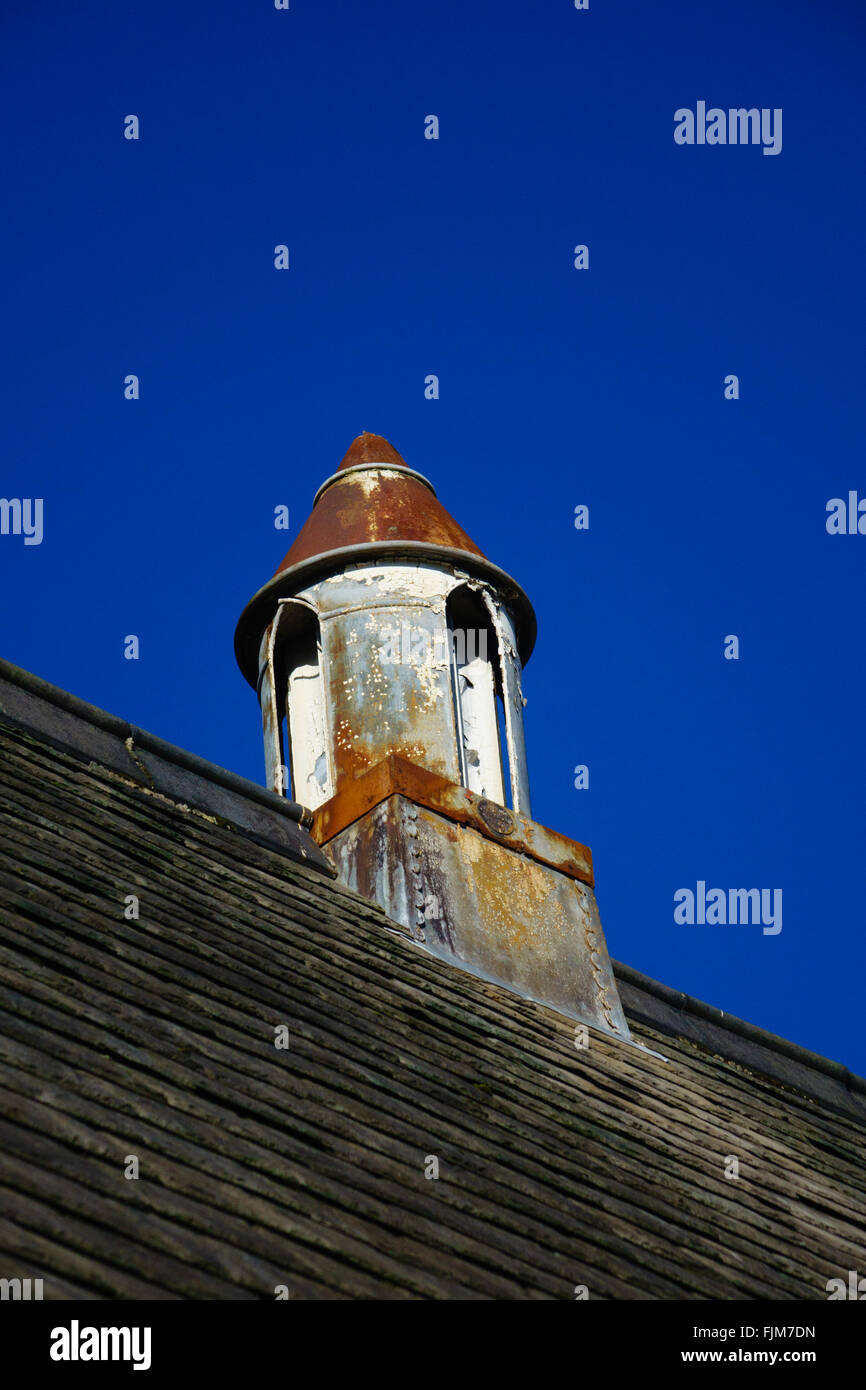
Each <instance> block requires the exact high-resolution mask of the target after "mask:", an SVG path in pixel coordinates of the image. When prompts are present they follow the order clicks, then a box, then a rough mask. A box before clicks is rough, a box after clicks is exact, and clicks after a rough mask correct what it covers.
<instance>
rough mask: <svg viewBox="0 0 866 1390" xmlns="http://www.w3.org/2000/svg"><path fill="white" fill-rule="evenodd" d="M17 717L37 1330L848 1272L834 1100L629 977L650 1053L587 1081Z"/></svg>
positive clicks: (181, 800)
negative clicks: (65, 1315) (287, 1300)
mask: <svg viewBox="0 0 866 1390" xmlns="http://www.w3.org/2000/svg"><path fill="white" fill-rule="evenodd" d="M10 669H11V668H4V670H5V672H6V678H7V682H9V683H10V684H11V685H12V686H15V679H14V677H10V676H9V671H10ZM36 685H40V686H41V683H33V682H31V689H30V690H27V689H25V690H23V691H22V690H21V688H20V686H18V687H16V688H17V689H18V696H19V698H18V703H17V705H16V706H15V711H14V716H13V714H12V713H10V711H11V709H12V705H13V704H14V703H15V702H14V700H13V699H12V697H11V696H10V697H9V700H7V701H6V703H5V704H4V702H3V700H2V699H0V1116H2V1118H0V1276H3V1277H6V1276H12V1275H22V1274H26V1275H30V1276H32V1277H41V1278H43V1280H44V1288H45V1297H46V1298H49V1297H53V1298H66V1297H86V1298H132V1299H137V1298H196V1299H228V1298H243V1299H257V1298H266V1299H273V1298H274V1296H275V1289H276V1288H277V1286H279V1285H286V1286H288V1289H289V1291H290V1293H291V1296H292V1297H296V1298H385V1299H390V1298H452V1299H454V1298H460V1299H462V1298H495V1299H500V1298H501V1299H523V1298H555V1299H561V1298H565V1299H571V1298H573V1297H574V1290H575V1287H576V1286H579V1285H585V1286H586V1288H587V1290H588V1293H589V1297H590V1298H625V1299H634V1298H665V1299H680V1298H721V1299H733V1298H759V1299H780V1298H783V1299H787V1298H796V1299H825V1298H826V1291H825V1285H826V1281H827V1280H828V1279H830V1278H833V1277H836V1276H838V1275H840V1274H844V1272H845V1271H847V1270H849V1269H852V1268H854V1269H856V1268H857V1267H858V1261H859V1264H860V1265H862V1251H863V1243H864V1227H866V1181H864V1176H863V1165H862V1151H863V1139H864V1129H866V1104H864V1101H866V1096H864V1085H863V1083H862V1082H861V1081H860V1080H859V1079H858V1078H852V1077H849V1076H847V1074H845V1073H844V1072H843V1071H842V1069H841V1068H834V1067H833V1066H832V1064H829V1063H822V1062H821V1059H817V1058H810V1055H809V1054H806V1053H802V1052H801V1051H800V1050H799V1049H796V1048H792V1047H789V1048H788V1049H787V1053H786V1051H785V1048H784V1046H781V1048H780V1047H779V1046H777V1045H776V1044H775V1041H774V1040H773V1039H770V1038H768V1037H767V1035H760V1034H758V1033H757V1031H756V1030H749V1029H746V1028H744V1027H742V1026H738V1025H736V1024H731V1025H730V1026H727V1025H724V1024H723V1023H722V1022H721V1021H720V1019H721V1016H716V1015H715V1014H714V1011H712V1010H705V1011H704V1013H703V1015H702V1014H701V1012H700V1009H699V1008H697V1009H695V1008H690V1007H687V1006H686V1005H683V1004H681V1005H680V1007H679V1009H678V1008H676V1007H674V1004H673V1003H672V1002H671V998H670V997H669V992H666V991H664V990H660V989H657V988H655V987H653V986H652V982H649V981H646V980H644V979H643V977H640V976H637V975H636V974H635V973H634V972H628V971H626V970H625V969H624V968H621V981H620V983H621V988H622V993H623V1003H624V1005H625V1007H626V1011H627V1013H629V1014H630V1021H631V1026H632V1029H633V1032H634V1035H635V1037H636V1038H637V1039H638V1040H639V1041H640V1042H641V1043H643V1044H644V1045H645V1047H646V1048H648V1049H652V1051H649V1050H646V1051H645V1050H641V1049H640V1048H638V1047H632V1046H628V1045H626V1044H623V1043H620V1042H617V1041H613V1040H610V1039H608V1038H606V1037H603V1036H601V1035H597V1034H594V1033H593V1034H591V1036H590V1045H589V1047H588V1048H587V1049H585V1050H578V1049H577V1048H576V1047H575V1025H574V1022H573V1020H570V1019H568V1018H565V1017H563V1016H561V1015H559V1014H557V1013H556V1012H554V1011H553V1010H551V1009H547V1008H544V1007H542V1006H540V1005H538V1004H536V1003H533V1002H531V1001H528V1000H525V999H522V998H520V997H518V996H517V995H515V994H512V993H510V992H509V991H508V990H506V989H503V988H500V987H498V986H495V985H492V984H488V983H486V982H484V981H482V980H480V979H478V978H475V977H474V976H472V975H469V974H466V973H463V972H461V971H459V970H457V969H455V968H453V967H452V966H450V965H448V964H446V963H444V962H443V961H441V960H438V959H436V958H434V957H433V956H431V955H428V954H426V953H425V952H424V950H423V949H421V948H419V946H418V945H417V944H415V943H413V942H412V941H411V940H409V939H408V937H407V936H406V935H405V934H404V933H403V931H402V929H401V928H399V927H397V926H396V925H395V924H394V923H392V922H390V921H389V920H388V919H387V918H386V917H385V916H384V914H383V913H382V912H381V911H380V910H379V909H378V908H376V907H375V906H373V905H371V904H370V903H368V902H366V901H365V900H363V899H361V898H359V897H358V896H357V895H356V894H354V893H352V892H350V891H349V890H347V889H346V888H344V887H342V886H341V885H340V884H339V883H338V882H336V881H335V880H334V879H333V878H332V877H331V876H330V874H329V873H328V872H327V871H326V868H323V867H322V866H321V865H317V864H316V863H313V862H310V861H308V860H307V859H306V858H305V852H302V851H303V844H302V843H301V841H299V840H297V839H296V838H293V837H290V838H289V839H287V840H286V841H285V842H282V841H280V840H279V837H278V836H275V838H274V839H273V840H272V841H271V840H269V836H268V834H267V833H263V832H262V831H261V826H259V827H258V832H257V833H255V834H251V833H250V832H249V828H246V829H245V828H244V827H243V826H242V825H240V824H239V823H237V824H236V823H234V822H233V821H232V820H231V818H230V817H229V816H227V815H225V814H214V813H213V812H212V811H208V810H207V809H206V808H204V809H203V808H202V807H201V806H195V805H193V804H191V802H190V801H189V800H188V799H186V798H185V797H184V796H183V794H182V792H183V788H182V785H181V784H180V782H179V784H178V788H177V792H176V795H174V796H172V795H169V794H168V793H166V792H165V791H163V790H159V789H158V787H156V786H155V785H153V781H152V779H149V778H148V777H147V776H144V775H142V776H141V777H140V778H138V779H137V778H136V777H134V776H132V775H128V774H127V773H126V772H124V771H122V770H118V768H116V767H113V766H111V762H112V756H111V755H110V753H109V752H108V751H106V752H105V754H104V757H105V761H100V760H99V758H94V757H93V756H92V752H93V749H92V746H90V745H89V744H88V740H87V739H86V738H84V737H82V739H81V744H80V746H78V747H76V746H75V744H76V737H75V734H74V731H72V729H71V725H70V723H69V722H68V721H67V723H66V724H65V725H64V726H63V736H62V738H60V739H59V740H57V739H53V738H52V735H51V731H50V729H46V727H45V724H46V719H45V712H44V706H45V704H46V703H48V704H49V705H50V703H51V699H50V695H49V696H47V697H46V695H45V691H46V690H50V688H48V687H43V688H42V694H41V696H39V699H41V700H42V704H41V705H40V706H39V711H37V713H35V714H34V717H33V721H32V723H28V719H27V705H28V701H32V702H33V706H34V709H35V708H36V705H37V704H38V703H39V700H38V699H37V695H36V694H34V693H33V690H34V689H35V686H36ZM66 700H67V705H68V706H69V708H72V706H73V705H74V707H75V708H74V709H73V712H72V714H69V709H67V715H68V718H69V719H70V720H75V719H78V720H79V721H80V722H81V723H82V725H83V726H86V725H87V724H88V719H87V715H86V708H87V707H84V706H80V705H78V702H72V705H70V704H69V697H66ZM4 710H5V713H3V711H4ZM37 714H38V717H37ZM59 727H60V724H59V722H58V728H59ZM92 733H93V728H92V727H91V735H92ZM106 737H107V735H106ZM91 743H92V740H91ZM132 751H133V752H134V749H133V750H132ZM164 761H170V759H168V755H166V756H165V759H164ZM190 775H191V774H190ZM199 775H201V769H199ZM204 780H205V781H206V780H207V779H206V778H205V779H204ZM181 781H182V779H181ZM234 794H235V795H236V796H237V797H238V799H239V800H241V801H242V800H243V796H242V789H241V790H239V789H238V788H236V789H235V792H234ZM297 832H298V834H300V835H301V837H303V834H304V832H303V830H302V828H301V827H297ZM131 896H134V897H136V898H137V899H138V903H139V913H140V915H139V918H138V920H134V919H133V920H128V919H127V917H126V916H125V915H124V906H125V904H128V899H129V898H130V897H131ZM650 1020H652V1022H650ZM281 1026H285V1027H287V1028H288V1042H289V1045H288V1047H287V1048H278V1047H276V1046H275V1030H276V1029H278V1028H279V1027H281ZM738 1028H739V1031H738ZM656 1053H658V1054H662V1056H657V1055H654V1054H656ZM729 1156H736V1157H737V1158H738V1160H739V1172H740V1176H739V1178H738V1179H735V1180H732V1179H730V1178H726V1177H725V1163H726V1159H727V1158H728V1157H729ZM132 1157H135V1158H136V1159H137V1160H138V1173H139V1176H138V1177H137V1178H133V1179H130V1178H128V1177H126V1176H125V1172H127V1171H129V1169H130V1159H131V1158H132ZM433 1157H435V1158H436V1159H437V1161H438V1167H439V1176H438V1178H435V1179H433V1178H428V1177H425V1169H426V1170H427V1171H429V1170H430V1167H431V1164H430V1159H431V1158H433Z"/></svg>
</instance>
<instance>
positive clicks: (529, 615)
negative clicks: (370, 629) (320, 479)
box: [235, 431, 535, 685]
mask: <svg viewBox="0 0 866 1390" xmlns="http://www.w3.org/2000/svg"><path fill="white" fill-rule="evenodd" d="M401 555H402V556H404V557H406V558H409V557H411V558H412V559H422V558H426V559H430V560H433V561H438V562H439V563H440V564H441V563H443V562H444V563H447V564H448V565H449V566H450V567H452V568H455V567H458V568H462V569H465V570H466V571H467V572H469V573H471V574H474V575H478V576H479V577H481V578H486V579H487V580H488V582H490V583H491V584H492V585H493V586H494V587H495V588H497V589H498V590H499V591H500V592H501V593H502V597H503V599H504V601H505V602H506V604H507V605H508V607H509V609H510V610H511V612H512V614H513V616H514V619H515V625H516V629H517V638H518V644H519V647H520V656H521V660H522V661H523V662H524V663H525V662H526V660H527V659H528V657H529V653H530V652H531V651H532V647H533V644H534V641H535V615H534V613H533V610H532V605H531V604H530V602H529V599H528V598H527V596H526V594H525V593H524V592H523V590H522V589H521V588H520V586H519V585H518V584H516V583H515V581H514V580H513V579H511V578H510V577H509V576H508V575H506V574H505V573H504V571H502V570H500V569H499V568H498V567H497V566H496V565H493V564H491V562H490V561H489V560H488V559H487V558H486V556H485V555H484V553H483V551H481V550H480V549H479V548H478V546H477V545H476V544H475V542H474V541H473V540H471V539H470V537H469V536H468V535H467V534H466V532H465V531H464V530H463V528H462V526H459V525H458V523H457V522H456V521H455V520H454V518H453V516H451V514H450V513H449V512H447V511H446V510H445V508H444V507H443V506H442V503H441V502H440V501H439V500H438V498H437V497H436V493H435V491H434V489H433V485H432V483H430V482H429V481H428V480H427V479H426V478H424V477H422V475H421V474H420V473H416V472H415V470H414V469H412V468H410V467H409V466H408V465H407V463H406V462H405V460H404V459H403V458H402V457H401V455H400V454H399V453H398V452H397V450H396V449H395V448H394V446H393V444H389V442H388V440H387V439H383V438H382V436H381V435H378V434H369V433H367V432H366V431H365V432H364V433H363V434H359V435H358V437H357V439H355V440H353V442H352V444H351V445H350V447H349V449H348V450H347V452H346V455H345V457H344V458H343V460H342V462H341V464H340V466H339V468H338V470H337V472H336V473H334V474H332V476H331V477H330V478H327V479H326V480H325V482H324V483H323V484H322V486H321V487H320V488H319V490H318V492H317V493H316V497H315V500H314V503H313V510H312V512H311V513H310V515H309V517H308V518H307V520H306V522H305V523H304V525H303V526H302V527H301V530H300V532H299V533H298V535H297V537H296V539H295V541H294V543H293V544H292V546H291V547H290V549H289V551H288V553H287V554H286V555H285V556H284V558H283V560H282V561H281V562H280V564H279V565H278V567H277V570H276V573H275V574H274V577H273V579H271V581H270V582H269V583H268V584H266V585H265V587H264V588H263V589H261V590H259V592H258V594H256V595H255V596H254V598H252V599H251V600H250V602H249V603H248V604H247V606H246V608H245V609H244V612H243V613H242V615H241V618H240V622H239V623H238V627H237V631H236V633H235V653H236V655H237V659H238V664H239V666H240V668H241V670H242V671H243V673H244V675H245V676H246V678H247V680H248V681H249V682H250V684H251V685H255V684H256V680H257V676H258V669H257V666H258V647H259V640H260V638H261V634H262V632H263V631H264V628H265V627H266V626H267V624H268V623H269V622H270V620H271V618H272V617H273V612H274V608H275V607H276V602H277V599H279V598H284V597H287V596H288V595H289V594H291V593H293V592H296V591H297V590H298V589H300V588H302V587H303V586H304V585H305V584H308V583H311V582H312V580H313V579H314V578H318V577H321V576H322V574H324V573H325V572H328V571H330V572H331V573H334V572H336V571H338V570H340V569H342V568H344V567H345V566H346V565H347V564H352V563H358V562H362V561H363V560H365V559H370V560H375V559H376V558H379V557H385V556H394V557H399V556H401Z"/></svg>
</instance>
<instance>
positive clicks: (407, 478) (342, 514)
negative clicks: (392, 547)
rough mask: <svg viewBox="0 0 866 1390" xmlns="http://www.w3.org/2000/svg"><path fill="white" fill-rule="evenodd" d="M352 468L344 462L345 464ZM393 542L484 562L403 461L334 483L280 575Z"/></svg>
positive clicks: (465, 535)
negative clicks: (343, 552)
mask: <svg viewBox="0 0 866 1390" xmlns="http://www.w3.org/2000/svg"><path fill="white" fill-rule="evenodd" d="M395 452H396V450H395ZM350 453H351V450H350ZM347 457H348V455H347ZM352 466H353V465H351V464H348V465H347V464H346V462H345V460H344V461H343V464H342V465H341V467H348V468H351V467H352ZM402 470H405V471H402ZM393 540H401V541H426V542H427V543H428V544H430V545H439V546H448V547H450V548H451V549H453V550H463V551H468V552H469V553H470V554H472V555H478V556H480V557H481V558H482V559H484V558H485V557H484V553H483V551H481V550H479V548H478V546H477V545H476V544H475V542H474V541H473V540H471V539H470V538H469V536H467V534H466V532H465V531H464V530H463V527H462V526H459V525H458V523H457V522H456V521H455V520H454V518H453V516H451V514H450V513H449V512H447V511H446V510H445V508H444V507H443V506H442V503H441V502H440V501H439V500H438V499H437V498H436V497H435V496H434V495H433V493H432V492H431V490H430V489H429V488H428V487H427V486H426V485H425V484H424V483H422V482H421V480H420V478H418V477H416V476H414V475H413V474H412V473H410V472H409V470H408V469H407V468H406V465H405V464H402V460H401V464H398V465H394V464H385V465H383V466H382V468H381V469H373V470H372V471H366V470H365V471H363V472H358V473H355V472H347V473H346V475H345V477H342V478H338V479H337V480H336V481H335V482H334V483H332V484H331V486H330V487H329V488H328V489H327V491H326V492H324V493H323V494H322V495H321V497H320V498H319V500H318V502H317V503H316V505H315V506H314V508H313V510H312V512H311V513H310V516H309V517H308V519H307V521H306V522H305V523H304V525H303V527H302V528H301V530H300V532H299V533H298V536H297V537H296V539H295V542H294V544H293V545H292V547H291V549H290V550H289V552H288V554H287V555H286V556H285V557H284V559H283V560H282V562H281V563H280V564H279V565H278V566H277V570H276V573H277V574H281V573H282V571H283V570H286V569H289V568H291V566H293V565H297V564H299V563H300V562H301V561H303V560H310V559H312V558H313V557H314V556H316V555H322V554H324V553H325V552H326V551H329V550H338V549H341V548H343V547H346V546H357V545H367V544H369V543H370V542H372V541H393Z"/></svg>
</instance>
